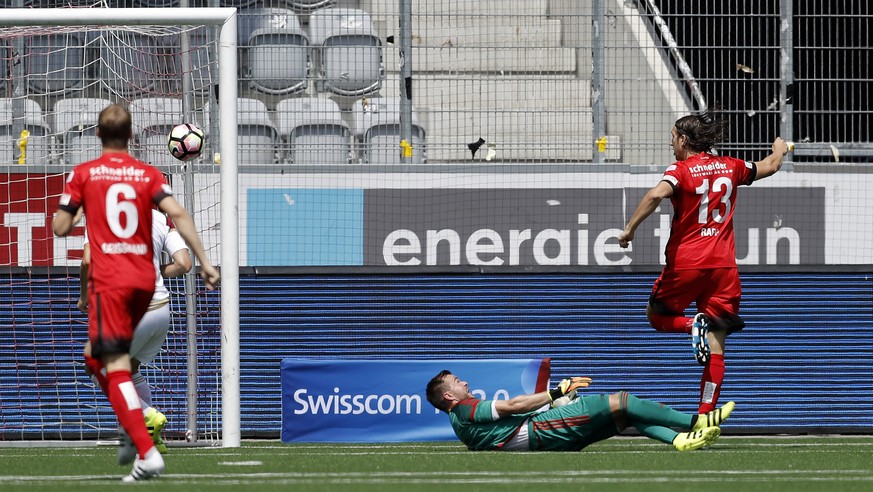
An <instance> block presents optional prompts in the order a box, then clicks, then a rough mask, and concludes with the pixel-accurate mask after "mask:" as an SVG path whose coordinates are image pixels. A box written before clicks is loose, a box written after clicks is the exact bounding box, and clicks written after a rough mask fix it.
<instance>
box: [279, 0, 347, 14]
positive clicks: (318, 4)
mask: <svg viewBox="0 0 873 492" xmlns="http://www.w3.org/2000/svg"><path fill="white" fill-rule="evenodd" d="M335 2H336V0H285V5H287V6H288V7H289V8H292V9H294V10H295V11H297V12H312V11H313V10H318V9H321V8H326V7H330V6H331V5H333V4H334V3H335Z"/></svg>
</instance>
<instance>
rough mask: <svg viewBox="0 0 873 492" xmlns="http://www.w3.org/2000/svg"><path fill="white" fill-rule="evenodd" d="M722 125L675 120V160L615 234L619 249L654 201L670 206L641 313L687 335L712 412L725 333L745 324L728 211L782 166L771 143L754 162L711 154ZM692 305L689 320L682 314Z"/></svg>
mask: <svg viewBox="0 0 873 492" xmlns="http://www.w3.org/2000/svg"><path fill="white" fill-rule="evenodd" d="M726 129H727V121H726V120H724V119H723V118H720V117H719V115H718V114H717V113H716V112H714V111H707V112H704V113H702V114H700V115H690V116H685V117H683V118H680V119H679V120H677V121H676V124H675V125H674V126H673V129H672V130H671V132H670V144H671V145H672V147H673V155H674V156H675V157H676V160H677V162H675V163H673V164H672V165H670V166H669V167H668V168H667V170H666V171H665V172H664V176H663V177H662V178H661V181H660V182H659V183H658V184H657V185H655V187H654V188H652V189H651V190H649V191H648V193H646V195H645V196H644V197H643V199H642V200H641V201H640V204H639V206H637V209H636V211H635V212H634V214H633V216H632V217H631V218H630V220H629V221H628V223H627V225H626V226H625V228H624V231H622V232H621V234H619V236H618V242H619V245H620V246H621V247H622V248H627V247H628V245H629V244H630V242H631V241H632V240H633V239H634V233H635V231H636V229H637V227H639V225H640V223H642V222H643V221H644V220H645V219H646V218H647V217H648V216H649V215H651V214H652V213H653V212H654V211H655V209H656V208H658V205H659V204H660V203H661V200H663V199H664V198H669V199H670V201H671V203H672V204H673V210H674V215H673V222H672V224H671V227H670V239H669V240H668V241H667V248H666V251H665V256H666V262H665V266H664V269H663V271H662V272H661V276H660V277H659V278H658V279H657V280H656V281H655V285H654V286H653V287H652V295H651V297H650V298H649V304H648V308H647V310H646V314H647V315H648V318H649V323H651V325H652V327H653V328H655V329H656V330H658V331H663V332H672V333H690V334H691V335H692V345H693V347H694V351H695V358H696V359H697V361H698V362H699V363H700V364H702V365H704V369H703V375H702V377H701V380H700V406H699V408H698V410H697V412H698V413H701V414H705V413H708V412H710V411H712V410H713V409H714V408H715V404H716V403H717V402H718V397H719V393H720V390H721V385H722V382H723V381H724V373H725V370H724V347H725V340H726V339H727V336H728V335H729V334H730V333H733V332H735V331H738V330H741V329H742V328H743V326H744V325H745V323H744V322H743V320H742V318H740V316H739V310H740V293H741V289H740V278H739V274H738V273H737V261H736V248H735V244H734V225H733V214H734V210H735V209H736V205H737V192H738V189H739V187H740V186H741V185H751V184H752V183H753V182H754V181H757V180H759V179H763V178H766V177H768V176H771V175H773V174H774V173H776V171H778V170H779V168H780V167H781V166H782V159H783V158H784V157H785V154H786V153H787V152H788V145H787V144H786V143H785V141H784V140H782V138H779V137H777V138H776V140H775V141H773V145H772V152H771V153H770V155H768V156H767V157H765V158H764V159H763V160H761V161H758V162H746V161H742V160H740V159H736V158H733V157H725V156H717V155H714V154H712V153H711V152H712V148H713V147H714V146H715V145H716V144H718V143H720V142H721V141H722V140H723V139H724V136H725V131H726ZM692 302H695V303H696V307H697V312H698V313H697V315H695V316H694V317H693V318H688V317H685V315H684V314H683V312H684V311H685V309H686V308H687V307H688V306H690V305H691V303H692Z"/></svg>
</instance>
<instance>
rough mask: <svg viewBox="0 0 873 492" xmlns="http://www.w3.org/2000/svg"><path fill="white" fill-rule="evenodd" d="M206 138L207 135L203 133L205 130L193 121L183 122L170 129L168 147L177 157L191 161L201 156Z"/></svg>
mask: <svg viewBox="0 0 873 492" xmlns="http://www.w3.org/2000/svg"><path fill="white" fill-rule="evenodd" d="M205 140H206V135H204V134H203V130H201V129H199V128H197V127H196V126H194V125H193V124H191V123H182V124H181V125H176V126H174V127H173V129H172V130H170V136H169V139H168V140H167V148H168V149H169V150H170V154H173V157H175V158H176V159H179V160H180V161H190V160H191V159H196V158H197V157H199V156H200V151H202V150H203V142H204V141H205Z"/></svg>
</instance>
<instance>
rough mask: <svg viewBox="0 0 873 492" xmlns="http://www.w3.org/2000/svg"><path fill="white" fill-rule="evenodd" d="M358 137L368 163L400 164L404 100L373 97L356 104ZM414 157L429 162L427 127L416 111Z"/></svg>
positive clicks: (422, 161) (414, 114)
mask: <svg viewBox="0 0 873 492" xmlns="http://www.w3.org/2000/svg"><path fill="white" fill-rule="evenodd" d="M352 112H353V114H354V120H355V136H356V137H357V139H358V141H359V142H360V145H361V148H362V160H363V162H364V163H368V164H398V163H400V162H401V160H400V140H401V139H400V101H398V100H397V99H384V98H370V99H362V100H358V101H355V103H354V104H353V105H352ZM411 144H412V160H411V162H412V163H414V164H423V163H425V162H427V147H426V145H427V142H426V131H425V128H424V126H422V125H421V123H420V121H419V120H418V115H417V114H416V113H415V111H414V110H413V112H412V142H411Z"/></svg>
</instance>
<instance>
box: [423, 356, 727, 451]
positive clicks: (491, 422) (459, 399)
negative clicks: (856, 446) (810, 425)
mask: <svg viewBox="0 0 873 492" xmlns="http://www.w3.org/2000/svg"><path fill="white" fill-rule="evenodd" d="M590 383H591V378H584V377H576V378H570V379H564V380H563V381H561V383H560V384H559V385H558V386H557V387H556V388H554V389H552V390H550V391H544V392H542V393H535V394H532V395H522V396H516V397H515V398H512V399H510V400H480V399H478V398H476V397H474V396H473V394H472V393H470V386H469V385H468V384H467V383H466V382H465V381H461V380H460V379H459V378H458V377H457V376H455V375H454V374H452V373H451V372H449V371H442V372H440V373H439V374H437V375H436V376H435V377H434V378H433V379H431V380H430V382H429V383H428V384H427V400H428V401H429V402H430V403H431V404H432V405H433V406H435V407H436V408H438V409H440V410H442V411H444V412H446V413H448V414H449V419H450V420H451V422H452V427H453V428H454V429H455V434H457V436H458V437H459V438H460V439H461V441H462V442H463V443H464V444H466V445H467V447H468V448H470V449H471V450H474V451H481V450H501V451H579V450H580V449H582V448H584V447H585V446H588V445H589V444H593V443H595V442H597V441H602V440H604V439H607V438H610V437H612V436H615V435H617V434H619V433H620V432H621V431H623V430H624V429H625V428H627V426H632V427H635V428H636V429H637V430H638V431H639V432H640V433H641V434H642V435H644V436H646V437H649V438H651V439H655V440H658V441H661V442H663V443H666V444H672V445H673V447H675V448H676V449H678V450H679V451H690V450H693V449H698V448H701V447H703V446H707V445H710V444H712V443H714V442H715V441H716V439H718V436H719V435H720V434H721V429H720V428H719V427H718V426H719V425H721V423H722V422H723V421H724V420H725V419H727V418H728V415H730V413H731V410H733V408H734V403H733V402H728V403H727V404H726V405H724V406H723V407H721V408H717V409H715V410H713V411H711V412H709V413H707V414H704V415H688V414H684V413H681V412H678V411H676V410H673V409H672V408H670V407H668V406H666V405H662V404H660V403H656V402H653V401H650V400H643V399H641V398H637V397H636V396H634V395H631V394H630V393H627V392H624V391H621V392H618V393H615V394H612V395H592V396H583V397H579V398H577V397H576V391H577V390H579V389H582V388H587V387H588V385H589V384H590ZM546 405H548V406H549V407H550V408H549V409H548V410H545V411H542V412H540V411H538V410H539V409H541V408H544V407H545V406H546ZM672 427H676V428H680V429H684V430H687V431H690V432H682V433H680V432H677V431H675V430H673V429H672Z"/></svg>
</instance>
